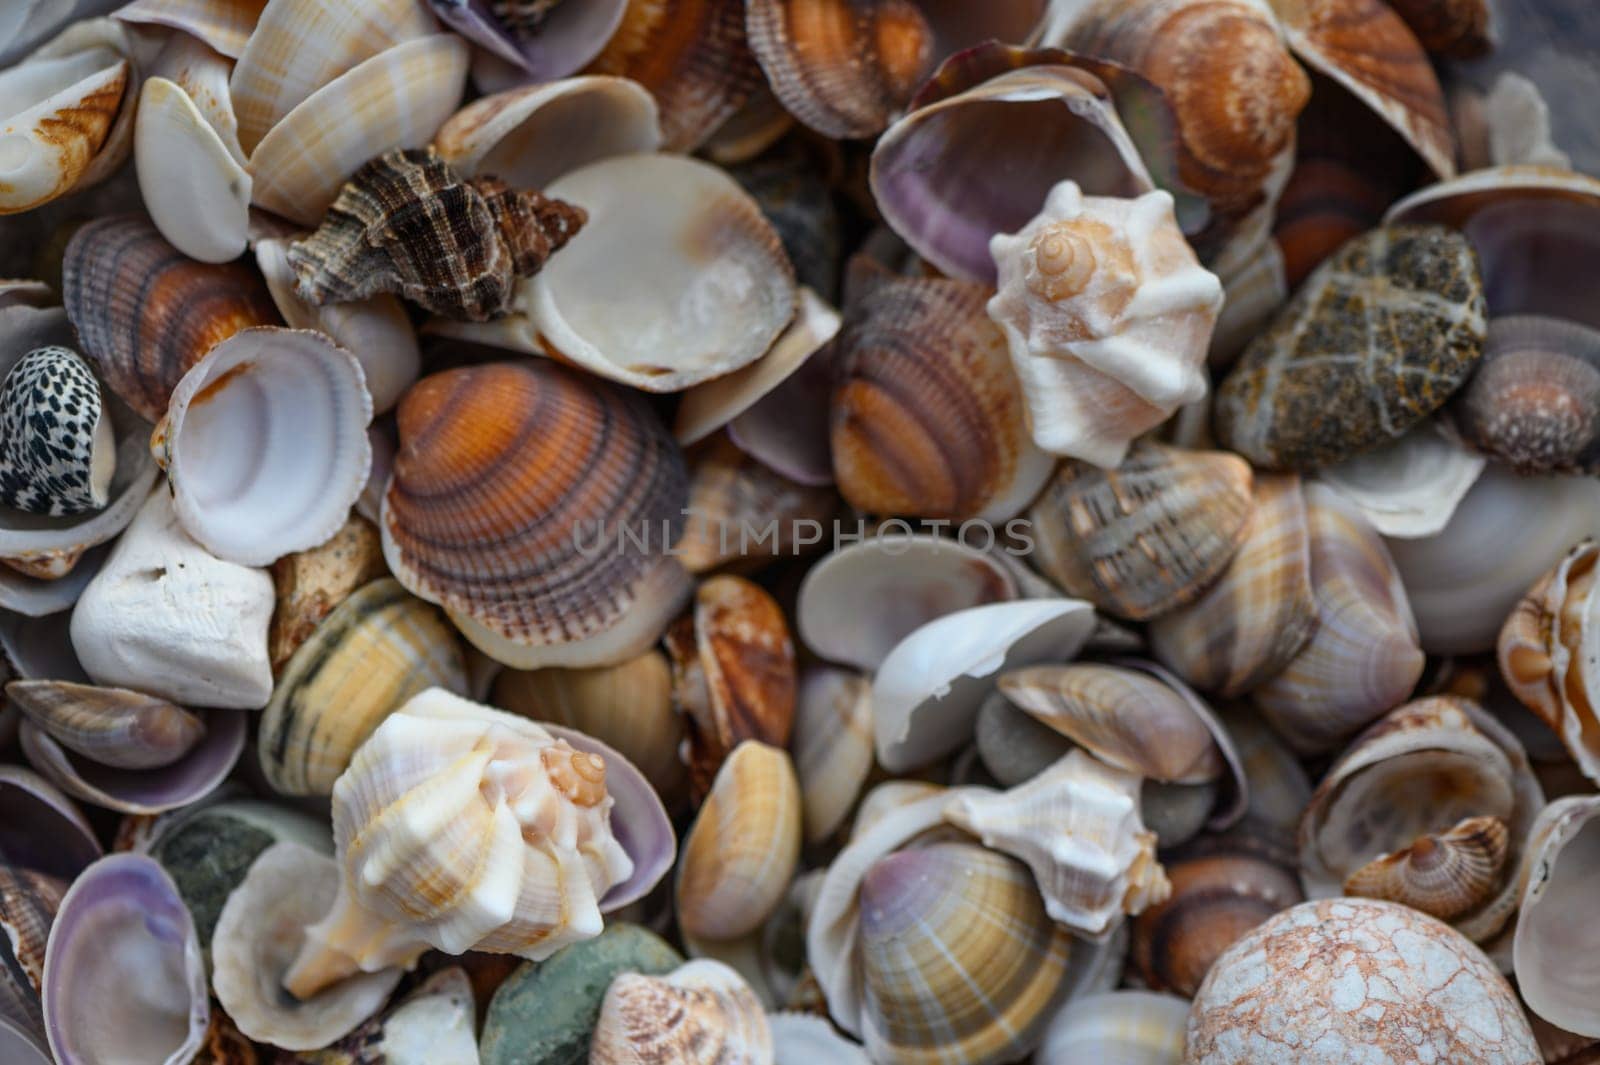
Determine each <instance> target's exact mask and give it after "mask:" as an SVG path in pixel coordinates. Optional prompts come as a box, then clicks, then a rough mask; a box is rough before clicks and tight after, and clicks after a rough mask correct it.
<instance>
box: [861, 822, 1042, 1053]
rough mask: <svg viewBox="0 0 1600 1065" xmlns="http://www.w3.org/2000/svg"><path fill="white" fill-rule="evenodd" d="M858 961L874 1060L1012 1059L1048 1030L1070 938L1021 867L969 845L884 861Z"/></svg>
mask: <svg viewBox="0 0 1600 1065" xmlns="http://www.w3.org/2000/svg"><path fill="white" fill-rule="evenodd" d="M860 898H861V903H860V904H861V924H860V930H859V933H858V935H859V939H858V942H857V946H856V962H857V965H858V966H859V967H860V970H861V982H862V990H863V999H864V1001H863V1003H862V1022H863V1027H864V1032H863V1034H864V1035H865V1037H866V1045H867V1052H868V1054H869V1055H870V1056H871V1058H872V1060H873V1061H880V1062H893V1063H912V1062H923V1061H930V1062H931V1061H961V1062H973V1063H991V1062H1004V1061H1013V1060H1016V1059H1017V1058H1018V1057H1019V1056H1021V1055H1025V1054H1026V1053H1027V1052H1028V1051H1030V1050H1031V1049H1032V1048H1033V1045H1034V1044H1035V1043H1036V1042H1037V1041H1038V1040H1039V1038H1040V1037H1041V1036H1042V1035H1043V1033H1044V1026H1045V1023H1046V1022H1047V1021H1048V1020H1049V1017H1050V1008H1051V1007H1052V1006H1053V1005H1054V1004H1055V1001H1056V991H1057V989H1058V988H1059V987H1060V986H1061V981H1062V978H1063V976H1064V973H1065V969H1066V964H1067V955H1068V949H1069V946H1070V944H1071V942H1072V940H1071V937H1070V936H1069V935H1068V934H1067V931H1066V929H1064V928H1062V927H1060V926H1058V925H1056V924H1054V923H1052V922H1051V920H1050V918H1049V916H1048V915H1047V914H1046V913H1045V911H1044V906H1043V904H1042V903H1041V901H1040V899H1039V893H1038V890H1037V889H1036V888H1035V887H1034V884H1033V879H1032V878H1031V877H1030V876H1029V875H1028V871H1027V869H1026V868H1024V867H1023V866H1022V864H1021V863H1020V862H1018V861H1016V860H1015V859H1012V858H1008V857H1006V856H1005V855H1002V854H996V853H994V852H993V851H989V850H985V849H984V848H982V847H978V846H974V845H972V844H970V843H940V844H935V845H933V846H930V847H922V848H914V849H911V850H902V851H899V852H897V853H894V854H890V855H888V856H887V857H884V858H881V859H879V860H878V861H877V863H876V864H874V865H873V866H872V867H871V868H870V869H868V870H867V873H866V876H865V877H863V878H862V883H861V896H860Z"/></svg>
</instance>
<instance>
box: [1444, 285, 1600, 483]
mask: <svg viewBox="0 0 1600 1065" xmlns="http://www.w3.org/2000/svg"><path fill="white" fill-rule="evenodd" d="M1453 410H1454V412H1455V424H1456V425H1457V426H1458V427H1459V428H1460V430H1461V435H1462V436H1464V437H1465V438H1466V439H1467V441H1468V442H1469V443H1471V444H1473V445H1474V446H1476V447H1478V448H1480V449H1482V450H1483V451H1485V452H1487V453H1488V454H1490V455H1491V456H1493V457H1494V458H1496V459H1498V460H1500V461H1502V462H1505V463H1506V464H1508V465H1510V466H1511V467H1512V468H1513V469H1515V470H1517V471H1518V472H1520V473H1545V472H1550V471H1567V470H1581V471H1585V472H1587V471H1591V470H1594V469H1595V468H1596V466H1597V463H1600V454H1597V452H1600V447H1597V444H1596V440H1597V438H1600V330H1596V329H1593V328H1591V327H1589V326H1586V325H1581V324H1579V323H1577V322H1571V321H1566V320H1564V319H1560V318H1547V317H1544V316H1541V315H1531V314H1530V315H1510V316H1507V317H1501V318H1495V319H1492V320H1491V321H1490V322H1489V334H1488V341H1487V342H1486V343H1485V346H1484V353H1483V361H1482V363H1481V364H1480V365H1479V367H1478V371H1477V372H1476V373H1474V374H1473V375H1472V378H1471V379H1470V380H1469V381H1468V382H1467V384H1466V385H1465V386H1464V387H1463V388H1462V390H1461V393H1460V396H1459V398H1458V399H1457V400H1456V401H1455V403H1454V405H1453Z"/></svg>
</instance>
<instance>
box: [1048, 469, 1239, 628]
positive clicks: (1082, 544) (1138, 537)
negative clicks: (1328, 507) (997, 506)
mask: <svg viewBox="0 0 1600 1065" xmlns="http://www.w3.org/2000/svg"><path fill="white" fill-rule="evenodd" d="M1253 505H1254V504H1253V490H1252V477H1251V473H1250V466H1249V464H1248V463H1246V462H1245V461H1244V460H1243V459H1241V458H1239V456H1237V455H1233V454H1230V453H1228V452H1225V451H1189V450H1186V449H1184V448H1175V447H1167V446H1166V445H1163V444H1155V443H1149V442H1141V443H1137V444H1135V445H1134V447H1133V449H1132V450H1131V451H1130V452H1129V453H1128V457H1127V458H1126V459H1124V460H1123V462H1122V464H1121V465H1120V466H1118V467H1117V468H1116V469H1114V470H1104V469H1101V468H1100V467H1098V466H1094V465H1091V464H1090V463H1087V462H1079V461H1067V462H1063V463H1062V464H1061V466H1060V467H1059V468H1058V469H1057V470H1056V475H1055V477H1054V478H1052V479H1051V481H1050V483H1049V484H1048V485H1047V486H1046V487H1045V490H1044V492H1043V493H1042V494H1041V495H1040V496H1039V499H1038V500H1037V501H1036V502H1035V503H1034V505H1033V507H1032V508H1031V509H1030V511H1029V517H1030V518H1031V519H1032V521H1033V533H1034V536H1035V537H1036V538H1037V539H1038V542H1039V553H1038V557H1037V561H1038V564H1039V566H1040V568H1041V569H1042V570H1043V571H1044V572H1045V574H1046V576H1048V577H1050V578H1051V579H1052V580H1054V581H1055V582H1056V583H1057V584H1059V585H1060V586H1061V587H1062V588H1064V589H1065V590H1066V591H1067V593H1068V594H1070V595H1076V596H1081V597H1083V598H1085V599H1088V600H1090V601H1091V602H1093V603H1094V604H1095V605H1096V606H1098V607H1100V608H1101V609H1103V610H1108V611H1110V612H1111V613H1113V614H1116V615H1118V616H1120V617H1124V618H1128V619H1130V620H1132V621H1144V620H1146V619H1148V618H1152V617H1155V616H1157V615H1160V614H1165V613H1168V612H1169V611H1171V610H1172V609H1174V608H1175V607H1179V606H1182V605H1184V604H1186V603H1190V602H1193V601H1194V600H1195V599H1197V598H1198V597H1199V596H1200V595H1201V594H1202V593H1203V592H1204V591H1205V590H1206V588H1207V587H1208V586H1209V585H1210V584H1211V582H1212V581H1213V580H1215V579H1216V578H1217V576H1218V575H1219V574H1220V573H1221V572H1222V571H1223V570H1224V569H1226V568H1227V566H1228V563H1229V562H1230V561H1231V560H1232V559H1233V556H1234V552H1235V551H1237V550H1238V548H1239V545H1240V544H1241V543H1242V542H1243V541H1244V539H1245V536H1246V533H1247V532H1248V527H1249V521H1250V512H1251V509H1252V507H1253Z"/></svg>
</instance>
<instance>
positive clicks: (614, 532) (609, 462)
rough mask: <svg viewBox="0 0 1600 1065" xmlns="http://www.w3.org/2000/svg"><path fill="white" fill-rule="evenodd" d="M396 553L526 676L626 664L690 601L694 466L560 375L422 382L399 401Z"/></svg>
mask: <svg viewBox="0 0 1600 1065" xmlns="http://www.w3.org/2000/svg"><path fill="white" fill-rule="evenodd" d="M399 425H400V450H399V452H398V453H397V454H396V456H395V461H394V475H393V476H392V477H391V478H390V482H389V487H388V490H387V491H386V492H385V494H384V503H383V520H382V522H381V523H380V524H381V529H382V532H383V548H384V555H385V556H386V557H387V558H388V560H389V567H390V569H391V570H393V571H394V574H395V576H396V577H398V578H399V580H400V583H401V584H403V585H405V586H406V587H407V588H408V589H409V590H410V591H411V592H412V593H413V594H415V595H418V596H421V597H422V598H423V599H427V600H430V601H432V602H436V603H439V604H441V605H442V606H444V607H445V609H446V610H448V611H449V612H450V613H451V615H452V618H453V619H454V620H455V621H456V622H457V624H458V625H461V626H462V628H463V630H464V632H465V635H466V636H467V638H468V639H469V640H471V641H472V642H473V643H474V644H476V645H477V646H479V647H480V648H481V649H483V650H485V651H486V652H488V653H490V654H491V655H492V656H493V657H495V658H496V659H497V660H500V661H503V662H505V663H506V664H508V665H512V666H516V667H517V668H521V669H531V668H535V667H538V666H544V665H564V666H580V665H605V664H613V663H617V662H622V661H626V660H627V659H629V658H632V657H635V656H637V655H638V654H639V653H640V652H642V651H644V650H645V649H646V648H647V647H649V645H650V644H652V643H654V642H655V641H656V640H657V639H658V638H659V637H660V634H661V630H662V629H663V628H665V626H666V623H667V620H668V619H669V618H670V617H671V616H672V615H673V614H674V613H676V611H677V609H678V607H679V605H680V604H681V603H682V601H683V597H684V596H685V595H686V593H687V587H686V584H687V578H686V576H685V574H684V573H683V572H682V570H681V568H680V567H679V566H678V563H677V561H676V560H675V559H673V558H670V557H668V555H667V551H668V548H669V547H670V546H671V545H672V543H673V542H674V541H675V540H676V539H677V530H679V529H680V528H681V523H682V516H681V514H680V511H681V510H682V508H683V506H684V502H685V499H686V476H685V472H684V468H683V459H682V457H681V456H680V455H679V453H678V449H677V447H676V445H674V444H673V442H672V440H671V438H670V437H669V436H668V434H667V431H666V428H665V427H664V426H662V425H661V424H660V422H659V421H657V419H656V417H655V415H654V414H653V413H652V412H651V411H649V410H648V409H647V408H646V407H645V406H644V404H643V403H642V402H641V401H640V400H639V399H638V398H637V397H632V396H627V395H625V394H623V393H622V392H620V391H617V390H614V389H613V388H611V387H610V386H608V385H606V384H604V383H602V382H596V381H593V380H592V379H587V378H584V377H581V376H579V375H577V374H575V373H573V372H571V371H569V370H565V369H563V368H561V367H559V366H555V365H553V364H552V363H549V362H542V361H541V362H533V363H527V364H516V365H513V364H492V365H485V366H475V367H469V368H464V369H457V370H447V371H445V372H443V373H438V374H434V375H432V376H429V377H426V378H423V379H422V380H421V381H420V382H418V383H417V384H416V385H415V386H414V387H413V388H412V389H411V391H409V392H408V393H406V396H405V398H404V399H402V400H401V403H400V407H399Z"/></svg>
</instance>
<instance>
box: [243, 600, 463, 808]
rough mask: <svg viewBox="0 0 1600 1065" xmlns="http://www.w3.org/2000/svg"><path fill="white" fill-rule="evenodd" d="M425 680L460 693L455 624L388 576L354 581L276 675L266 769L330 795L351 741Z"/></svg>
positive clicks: (289, 789)
mask: <svg viewBox="0 0 1600 1065" xmlns="http://www.w3.org/2000/svg"><path fill="white" fill-rule="evenodd" d="M428 688H444V689H445V690H447V691H452V692H455V693H456V694H457V695H464V694H466V691H467V663H466V655H465V654H464V653H463V651H462V648H461V640H460V638H459V637H458V636H457V635H456V631H455V630H454V629H453V628H451V627H450V625H449V623H448V622H447V621H446V620H445V619H444V616H443V615H442V614H441V613H440V612H439V609H438V608H437V607H435V606H432V605H430V604H428V603H424V602H423V601H422V600H420V599H417V598H415V597H413V596H411V595H408V594H407V593H406V591H405V589H404V588H402V587H401V586H400V582H399V581H396V580H393V579H392V578H389V577H384V578H382V579H380V580H376V581H373V582H372V583H371V584H368V585H366V586H364V587H362V588H359V589H357V590H356V591H355V592H354V593H352V594H351V595H350V596H349V597H348V598H347V599H345V600H344V602H342V603H340V604H339V605H338V606H337V607H335V608H334V610H333V612H332V613H330V614H329V615H328V617H327V619H326V620H324V621H323V622H322V624H321V625H319V626H317V628H316V630H315V631H313V632H312V633H311V636H310V638H309V639H307V640H306V642H305V643H303V644H301V646H300V648H299V650H297V651H296V652H295V653H294V656H293V657H292V658H290V659H289V664H288V665H287V666H286V667H285V668H284V671H283V675H282V676H281V677H279V678H278V683H277V686H276V687H275V689H274V690H273V693H272V701H271V702H269V703H268V704H267V707H266V709H265V710H263V711H262V713H261V730H260V734H259V735H258V737H257V740H256V747H257V750H258V752H259V755H260V759H261V771H262V774H263V775H264V776H265V777H266V778H267V782H268V783H269V784H271V785H272V786H273V787H274V788H275V789H277V790H278V791H279V792H281V793H283V794H285V795H331V794H332V793H333V783H334V781H335V780H337V779H338V778H339V774H340V773H343V772H344V770H345V768H346V767H347V766H348V765H349V764H350V759H351V757H352V756H353V755H354V754H355V751H356V748H357V747H359V746H361V744H362V742H364V741H365V740H366V738H367V737H368V736H370V735H372V732H373V730H374V729H376V728H377V727H378V726H379V725H380V724H382V723H383V719H384V718H386V717H388V716H389V715H390V714H391V713H393V712H394V711H395V710H398V709H399V708H400V707H401V706H402V705H403V704H404V703H405V701H406V700H407V699H410V698H411V697H412V696H413V695H416V694H418V693H419V692H422V691H424V690H426V689H428Z"/></svg>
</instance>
